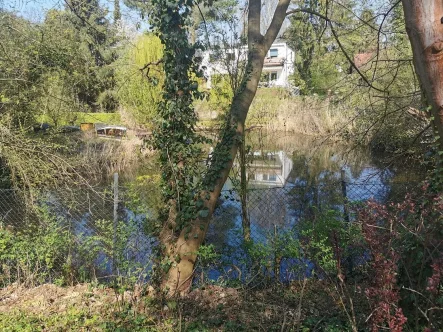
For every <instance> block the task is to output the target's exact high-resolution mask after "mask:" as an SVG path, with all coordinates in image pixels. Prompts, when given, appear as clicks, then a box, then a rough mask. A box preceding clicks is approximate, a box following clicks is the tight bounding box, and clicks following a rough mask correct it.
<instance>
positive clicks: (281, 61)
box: [202, 41, 295, 88]
mask: <svg viewBox="0 0 443 332" xmlns="http://www.w3.org/2000/svg"><path fill="white" fill-rule="evenodd" d="M222 57H223V58H222ZM246 57H247V49H246V48H241V49H232V50H226V51H224V52H217V54H216V52H213V51H206V52H204V53H203V61H202V65H203V66H205V67H206V70H205V76H206V78H207V87H208V88H211V77H212V76H213V75H217V74H228V73H230V72H233V71H234V70H235V67H236V66H237V64H238V62H239V60H240V61H241V60H246ZM294 58H295V52H294V51H293V50H292V49H291V48H290V47H289V46H288V44H287V43H286V42H284V41H276V42H274V43H273V44H272V46H271V48H270V49H269V51H268V54H267V56H266V58H265V62H264V65H263V75H264V76H265V77H266V78H267V79H266V81H265V82H264V84H263V85H265V86H281V87H289V86H290V83H289V77H290V76H291V74H293V72H294Z"/></svg>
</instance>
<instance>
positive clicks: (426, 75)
mask: <svg viewBox="0 0 443 332" xmlns="http://www.w3.org/2000/svg"><path fill="white" fill-rule="evenodd" d="M402 3H403V10H404V14H405V23H406V31H407V33H408V36H409V40H410V42H411V46H412V52H413V57H414V67H415V71H416V73H417V76H418V78H419V81H420V84H421V88H422V91H423V92H424V94H425V97H426V101H427V103H428V104H429V105H430V106H431V114H432V116H433V125H434V129H435V131H436V132H437V137H436V138H438V140H437V142H438V144H439V150H440V151H441V150H443V2H442V1H437V0H402Z"/></svg>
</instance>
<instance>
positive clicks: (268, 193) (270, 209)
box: [248, 188, 290, 235]
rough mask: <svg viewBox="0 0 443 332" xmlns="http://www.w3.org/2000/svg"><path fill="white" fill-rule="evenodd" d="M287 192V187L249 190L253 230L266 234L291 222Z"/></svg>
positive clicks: (249, 207)
mask: <svg viewBox="0 0 443 332" xmlns="http://www.w3.org/2000/svg"><path fill="white" fill-rule="evenodd" d="M286 193H287V190H286V189H285V188H270V189H257V190H251V191H249V193H248V209H249V216H250V219H251V227H252V229H253V230H256V231H260V232H261V233H262V234H263V235H264V234H267V233H269V231H272V230H273V229H274V227H275V226H277V227H278V228H283V227H286V226H288V225H289V224H290V214H289V213H288V212H289V211H288V204H287V195H286ZM253 233H254V232H253Z"/></svg>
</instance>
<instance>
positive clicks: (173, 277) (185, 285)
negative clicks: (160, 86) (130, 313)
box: [161, 0, 290, 296]
mask: <svg viewBox="0 0 443 332" xmlns="http://www.w3.org/2000/svg"><path fill="white" fill-rule="evenodd" d="M289 3H290V0H279V3H278V5H277V8H276V10H275V13H274V18H273V20H272V22H271V25H270V27H269V29H268V31H267V33H266V35H265V36H263V35H262V34H261V33H260V11H261V0H250V1H249V5H248V6H249V13H248V63H247V74H246V76H245V78H244V80H243V82H242V85H241V87H240V89H239V92H238V93H236V95H235V96H234V99H233V101H232V105H231V109H230V118H229V119H228V122H229V123H227V126H226V129H225V130H224V132H223V134H222V139H221V141H220V142H219V143H218V144H217V146H216V148H215V149H214V153H213V157H212V159H211V166H210V168H209V170H208V173H207V174H208V175H207V179H205V180H206V182H209V183H211V184H212V185H211V190H210V191H208V192H203V193H202V194H201V197H202V198H204V205H205V207H206V208H207V209H208V212H209V213H208V215H207V216H206V217H205V218H197V219H196V220H194V221H193V222H192V223H191V227H190V229H189V228H188V229H187V230H182V231H181V233H180V235H179V237H178V239H174V238H172V236H173V234H172V230H168V229H164V230H163V232H162V234H161V241H162V243H163V244H164V245H165V246H166V255H167V256H168V258H169V263H170V264H171V266H170V268H169V270H168V272H167V273H166V276H165V278H164V280H163V284H162V286H163V288H164V289H166V290H167V292H168V294H169V295H170V296H171V295H175V294H183V293H186V292H187V291H188V290H189V288H190V286H191V283H192V277H193V272H194V265H195V262H196V259H197V252H198V249H199V247H200V245H201V244H202V243H203V241H204V239H205V236H206V232H207V230H208V225H209V221H210V219H211V217H212V213H213V212H214V209H215V204H216V202H217V199H218V197H219V195H220V193H221V190H222V188H223V185H224V183H225V182H226V180H227V178H228V175H229V172H230V170H231V168H232V165H233V162H234V159H235V156H236V155H237V151H238V148H239V144H241V138H242V137H243V135H244V129H245V121H246V116H247V114H248V111H249V107H250V105H251V103H252V101H253V99H254V97H255V94H256V91H257V87H258V83H259V81H260V76H261V73H262V69H263V63H264V59H265V56H266V53H267V52H268V50H269V48H270V47H271V45H272V43H273V42H274V40H275V38H276V37H277V34H278V32H279V31H280V28H281V25H282V23H283V21H284V19H285V17H286V11H287V9H288V6H289ZM225 155H227V156H228V158H226V159H225V157H226V156H225ZM204 182H205V181H204ZM169 218H170V219H171V218H175V215H174V213H172V214H170V216H169ZM170 221H171V222H172V223H173V220H170Z"/></svg>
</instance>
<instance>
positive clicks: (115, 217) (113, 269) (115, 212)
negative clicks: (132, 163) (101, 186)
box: [112, 173, 118, 277]
mask: <svg viewBox="0 0 443 332" xmlns="http://www.w3.org/2000/svg"><path fill="white" fill-rule="evenodd" d="M117 224H118V173H114V222H113V225H112V233H113V239H112V274H113V276H114V277H115V276H116V272H117V266H116V265H117V264H116V260H117V258H116V246H117Z"/></svg>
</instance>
